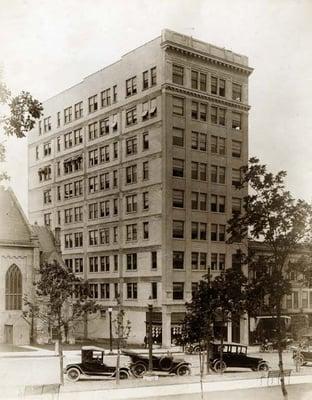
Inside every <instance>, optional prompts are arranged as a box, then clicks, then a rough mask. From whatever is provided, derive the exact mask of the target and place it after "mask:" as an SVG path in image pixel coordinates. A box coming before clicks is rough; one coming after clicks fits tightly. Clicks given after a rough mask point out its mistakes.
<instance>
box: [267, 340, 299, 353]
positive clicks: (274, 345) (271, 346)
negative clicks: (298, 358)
mask: <svg viewBox="0 0 312 400" xmlns="http://www.w3.org/2000/svg"><path fill="white" fill-rule="evenodd" d="M293 342H294V341H293V339H291V338H284V339H282V349H283V350H286V351H289V350H290V349H291V347H292V345H293ZM274 350H278V342H277V340H274V341H272V342H269V341H264V342H263V343H261V345H260V352H261V353H265V352H269V353H270V352H272V351H274Z"/></svg>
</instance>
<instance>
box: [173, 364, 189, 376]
mask: <svg viewBox="0 0 312 400" xmlns="http://www.w3.org/2000/svg"><path fill="white" fill-rule="evenodd" d="M176 374H177V375H179V376H184V375H191V368H190V367H189V366H188V365H180V366H179V367H178V368H177V372H176Z"/></svg>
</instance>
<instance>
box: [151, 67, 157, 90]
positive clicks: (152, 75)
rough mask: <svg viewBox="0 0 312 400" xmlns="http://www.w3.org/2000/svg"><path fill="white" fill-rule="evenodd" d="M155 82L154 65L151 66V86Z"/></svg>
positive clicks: (155, 72)
mask: <svg viewBox="0 0 312 400" xmlns="http://www.w3.org/2000/svg"><path fill="white" fill-rule="evenodd" d="M156 84H157V71H156V67H153V68H151V86H155V85H156Z"/></svg>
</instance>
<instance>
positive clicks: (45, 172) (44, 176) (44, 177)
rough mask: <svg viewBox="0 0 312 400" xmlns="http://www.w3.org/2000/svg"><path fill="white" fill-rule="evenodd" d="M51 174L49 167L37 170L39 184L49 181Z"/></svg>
mask: <svg viewBox="0 0 312 400" xmlns="http://www.w3.org/2000/svg"><path fill="white" fill-rule="evenodd" d="M51 173H52V169H51V165H47V166H45V167H43V168H39V170H38V175H39V181H40V182H42V181H48V180H49V179H51Z"/></svg>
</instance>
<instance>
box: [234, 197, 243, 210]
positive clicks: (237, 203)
mask: <svg viewBox="0 0 312 400" xmlns="http://www.w3.org/2000/svg"><path fill="white" fill-rule="evenodd" d="M241 210H242V200H241V199H239V198H238V197H233V198H232V213H233V214H236V213H237V214H240V213H241Z"/></svg>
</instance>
